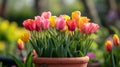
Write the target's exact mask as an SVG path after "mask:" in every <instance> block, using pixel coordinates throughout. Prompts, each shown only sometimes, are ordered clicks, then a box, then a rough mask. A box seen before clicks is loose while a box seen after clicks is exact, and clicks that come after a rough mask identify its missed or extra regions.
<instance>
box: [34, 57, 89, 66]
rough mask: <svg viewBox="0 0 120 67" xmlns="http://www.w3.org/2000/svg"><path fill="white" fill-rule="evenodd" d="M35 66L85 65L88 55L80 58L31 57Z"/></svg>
mask: <svg viewBox="0 0 120 67" xmlns="http://www.w3.org/2000/svg"><path fill="white" fill-rule="evenodd" d="M32 61H33V63H35V67H87V64H88V62H89V57H87V56H85V57H80V58H39V57H33V59H32Z"/></svg>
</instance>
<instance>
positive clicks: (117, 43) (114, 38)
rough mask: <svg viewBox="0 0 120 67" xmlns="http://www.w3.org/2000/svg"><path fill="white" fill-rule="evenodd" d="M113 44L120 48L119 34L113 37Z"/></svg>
mask: <svg viewBox="0 0 120 67" xmlns="http://www.w3.org/2000/svg"><path fill="white" fill-rule="evenodd" d="M113 43H114V46H118V45H119V44H120V40H119V37H118V35H117V34H114V35H113Z"/></svg>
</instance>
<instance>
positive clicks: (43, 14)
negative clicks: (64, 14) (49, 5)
mask: <svg viewBox="0 0 120 67" xmlns="http://www.w3.org/2000/svg"><path fill="white" fill-rule="evenodd" d="M50 16H51V12H50V11H48V12H43V13H42V14H41V17H44V18H45V19H49V18H50Z"/></svg>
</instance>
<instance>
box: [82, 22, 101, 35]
mask: <svg viewBox="0 0 120 67" xmlns="http://www.w3.org/2000/svg"><path fill="white" fill-rule="evenodd" d="M98 28H99V25H98V24H95V23H85V24H84V25H83V29H82V32H83V33H86V34H91V33H94V32H96V31H97V30H98Z"/></svg>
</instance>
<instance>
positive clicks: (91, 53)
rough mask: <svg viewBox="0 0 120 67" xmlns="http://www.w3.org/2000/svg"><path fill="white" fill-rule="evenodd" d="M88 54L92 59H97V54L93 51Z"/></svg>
mask: <svg viewBox="0 0 120 67" xmlns="http://www.w3.org/2000/svg"><path fill="white" fill-rule="evenodd" d="M87 56H88V57H90V58H91V59H95V58H96V57H95V54H94V53H93V52H90V53H87Z"/></svg>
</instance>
